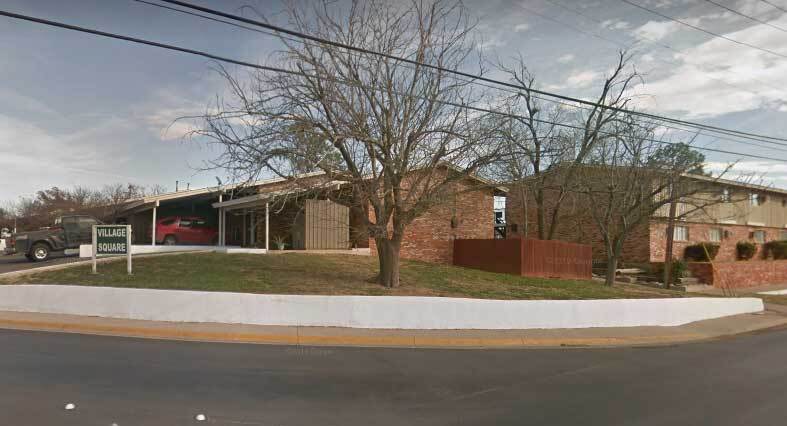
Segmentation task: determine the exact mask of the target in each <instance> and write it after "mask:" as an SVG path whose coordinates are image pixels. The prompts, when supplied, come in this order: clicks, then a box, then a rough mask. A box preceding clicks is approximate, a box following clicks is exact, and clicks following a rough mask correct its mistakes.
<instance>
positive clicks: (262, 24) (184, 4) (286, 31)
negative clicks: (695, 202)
mask: <svg viewBox="0 0 787 426" xmlns="http://www.w3.org/2000/svg"><path fill="white" fill-rule="evenodd" d="M160 1H162V2H165V3H170V4H174V5H178V6H181V7H185V8H189V9H193V10H199V11H201V12H205V13H209V14H211V15H217V16H221V17H224V18H228V19H232V20H235V21H240V22H244V23H247V24H251V25H255V26H259V27H263V28H267V29H270V30H273V31H276V32H277V33H284V34H288V35H291V36H295V37H299V38H304V39H308V40H311V41H315V42H318V43H321V44H325V45H330V46H334V47H339V48H342V49H348V50H354V51H357V52H361V53H365V54H369V55H376V56H380V57H384V58H387V59H391V60H395V61H399V62H405V63H410V64H412V65H416V66H420V67H424V68H429V69H433V70H436V71H439V72H444V73H450V74H455V75H459V76H462V77H467V78H470V79H472V80H473V81H484V82H487V83H492V84H498V85H501V86H506V87H511V88H515V89H524V87H523V86H521V85H518V84H514V83H509V82H504V81H499V80H494V79H491V78H488V77H483V76H480V75H476V74H471V73H467V72H464V71H459V70H453V69H448V68H443V67H441V66H437V65H432V64H428V63H423V62H419V61H416V60H412V59H407V58H402V57H399V56H396V55H391V54H388V53H382V52H377V51H373V50H370V49H365V48H362V47H357V46H352V45H348V44H345V43H340V42H336V41H333V40H328V39H324V38H321V37H316V36H312V35H309V34H305V33H302V32H299V31H293V30H290V29H287V28H283V27H279V26H276V25H272V24H268V23H266V22H261V21H256V20H253V19H248V18H244V17H242V16H238V15H233V14H229V13H225V12H221V11H218V10H214V9H210V8H206V7H202V6H197V5H193V4H190V3H187V2H183V1H179V0H160ZM622 1H627V0H622ZM785 58H787V56H785ZM529 90H530V91H531V92H533V93H538V94H540V95H543V96H548V97H552V98H557V99H562V100H565V101H570V102H576V103H580V104H584V105H590V106H594V107H597V108H600V109H607V110H612V111H616V112H619V113H624V114H630V115H636V116H640V117H648V118H651V119H656V120H659V121H669V122H671V123H676V124H683V125H687V126H690V127H696V128H702V129H706V130H711V131H716V130H721V131H725V132H732V133H736V134H738V135H745V136H754V137H759V138H765V139H771V140H777V141H781V142H787V139H785V138H780V137H774V136H767V135H759V134H755V133H749V132H743V131H739V130H731V129H725V128H721V127H716V126H711V125H706V124H701V123H694V122H690V121H685V120H679V119H675V118H669V117H664V116H659V115H656V114H650V113H646V112H642V111H632V110H627V109H625V108H620V107H615V106H610V105H604V104H600V103H597V102H592V101H587V100H584V99H579V98H574V97H571V96H566V95H561V94H558V93H553V92H547V91H544V90H537V89H529Z"/></svg>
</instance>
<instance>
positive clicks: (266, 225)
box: [265, 203, 271, 252]
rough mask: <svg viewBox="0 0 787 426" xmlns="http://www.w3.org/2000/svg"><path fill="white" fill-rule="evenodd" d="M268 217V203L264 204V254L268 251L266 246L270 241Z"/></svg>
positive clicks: (268, 248)
mask: <svg viewBox="0 0 787 426" xmlns="http://www.w3.org/2000/svg"><path fill="white" fill-rule="evenodd" d="M269 217H270V207H269V206H268V203H265V251H266V252H267V251H268V250H270V247H268V244H269V243H270V240H271V233H270V220H269Z"/></svg>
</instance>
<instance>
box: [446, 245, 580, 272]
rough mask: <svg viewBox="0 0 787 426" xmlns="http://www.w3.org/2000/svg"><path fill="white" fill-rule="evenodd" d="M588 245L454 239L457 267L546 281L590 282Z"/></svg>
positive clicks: (455, 263)
mask: <svg viewBox="0 0 787 426" xmlns="http://www.w3.org/2000/svg"><path fill="white" fill-rule="evenodd" d="M592 259H593V253H592V251H591V248H590V246H589V245H585V244H574V243H567V242H563V241H554V240H534V239H524V238H523V239H520V238H511V239H506V240H475V239H468V240H454V265H457V266H465V267H468V268H475V269H482V270H484V271H490V272H503V273H506V274H513V275H523V276H530V277H545V278H579V279H590V276H591V266H592Z"/></svg>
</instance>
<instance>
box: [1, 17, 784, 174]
mask: <svg viewBox="0 0 787 426" xmlns="http://www.w3.org/2000/svg"><path fill="white" fill-rule="evenodd" d="M0 16H7V17H9V18H14V19H19V20H24V21H29V22H35V23H38V24H42V25H48V26H52V27H59V28H64V29H68V30H72V31H78V32H83V33H88V34H93V35H98V36H102V37H108V38H113V39H117V40H123V41H127V42H131V43H138V44H144V45H148V46H154V47H158V48H161V49H168V50H174V51H178V52H182V53H188V54H192V55H197V56H201V57H204V58H208V59H213V60H216V61H220V62H226V63H231V64H235V65H240V66H245V67H250V68H256V69H260V70H264V71H271V72H277V73H284V74H290V75H298V76H305V77H308V78H321V79H324V80H332V81H337V82H339V83H342V84H348V85H353V84H352V83H349V82H342V81H340V80H337V79H333V78H328V77H319V76H314V75H309V74H307V73H304V72H300V71H292V70H286V69H283V68H277V67H270V66H265V65H259V64H253V63H250V62H245V61H240V60H236V59H231V58H226V57H223V56H218V55H214V54H211V53H207V52H203V51H200V50H194V49H187V48H183V47H179V46H175V45H170V44H165V43H159V42H155V41H150V40H145V39H141V38H136V37H129V36H124V35H121V34H115V33H109V32H105V31H99V30H94V29H90V28H85V27H80V26H76V25H71V24H65V23H62V22H57V21H51V20H47V19H42V18H36V17H32V16H27V15H21V14H18V13H13V12H7V11H3V10H0ZM357 86H359V87H368V86H362V85H357ZM371 90H380V91H383V89H375V88H371ZM419 98H422V99H425V100H431V99H427V98H424V97H419ZM437 102H440V103H442V104H444V105H449V106H454V107H458V108H467V109H469V110H473V111H478V112H485V113H490V114H498V115H503V116H509V117H519V118H527V117H521V116H517V115H515V114H508V113H505V112H501V111H494V110H491V109H487V108H480V107H472V106H469V105H461V104H457V103H454V102H447V101H437ZM533 121H536V122H542V123H546V124H551V125H556V126H561V127H567V128H572V129H576V130H585V128H583V127H580V126H574V125H570V124H565V123H557V122H553V121H548V120H537V119H534V120H533ZM598 133H600V134H606V135H614V134H613V133H610V132H601V131H600V132H598ZM642 140H643V141H647V142H653V143H658V144H663V145H680V144H681V143H679V142H669V141H664V140H658V139H650V138H643V139H642ZM696 149H699V150H703V151H709V152H717V153H722V154H729V155H737V156H742V157H750V158H757V159H762V160H771V161H779V162H783V163H787V159H781V158H772V157H766V156H761V155H755V154H745V153H741V152H735V151H727V150H721V149H715V148H705V147H696Z"/></svg>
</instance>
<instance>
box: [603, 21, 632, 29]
mask: <svg viewBox="0 0 787 426" xmlns="http://www.w3.org/2000/svg"><path fill="white" fill-rule="evenodd" d="M601 28H606V29H609V30H627V29H629V28H631V24H630V23H629V22H626V21H622V20H619V19H607V20H606V21H604V22H602V23H601Z"/></svg>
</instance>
